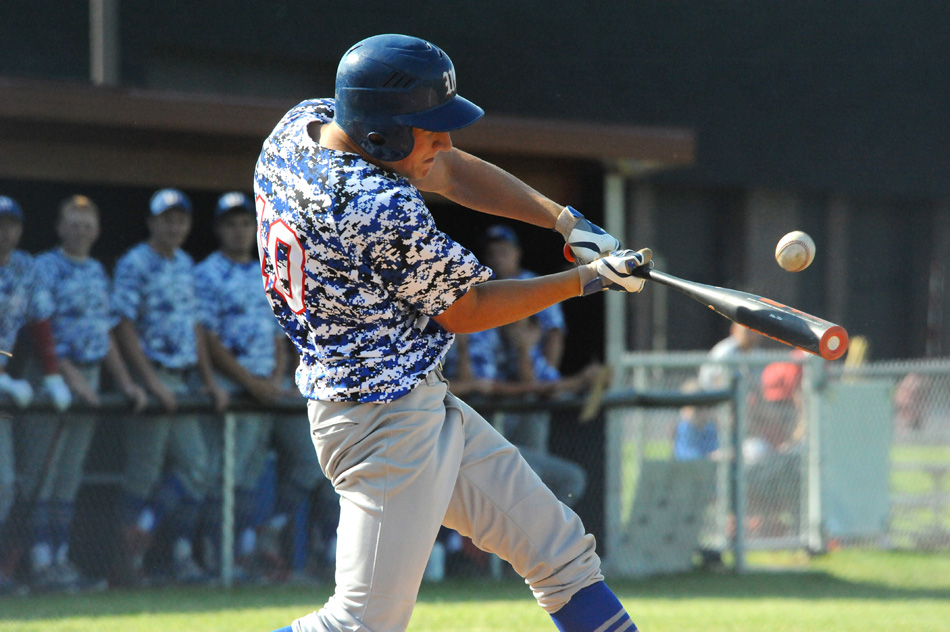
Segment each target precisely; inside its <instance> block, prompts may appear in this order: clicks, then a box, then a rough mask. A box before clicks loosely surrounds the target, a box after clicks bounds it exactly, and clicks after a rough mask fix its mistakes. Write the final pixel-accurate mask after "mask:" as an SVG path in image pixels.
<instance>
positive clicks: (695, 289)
mask: <svg viewBox="0 0 950 632" xmlns="http://www.w3.org/2000/svg"><path fill="white" fill-rule="evenodd" d="M633 274H634V275H636V276H639V277H642V278H644V279H649V280H650V281H653V282H655V283H660V284H661V285H666V286H667V287H671V288H673V289H674V290H677V291H679V292H682V293H683V294H685V295H686V296H688V297H690V298H691V299H694V300H696V301H699V302H700V303H702V304H703V305H705V306H707V307H708V308H709V309H711V310H713V311H715V312H717V313H718V314H721V315H722V316H725V317H726V318H728V319H729V320H731V321H732V322H735V323H739V324H740V325H742V326H743V327H748V328H749V329H752V330H753V331H757V332H759V333H760V334H762V335H764V336H768V337H769V338H772V339H773V340H778V341H779V342H784V343H785V344H787V345H791V346H793V347H795V348H797V349H801V350H803V351H807V352H808V353H813V354H815V355H818V356H821V357H822V358H824V359H825V360H837V359H838V358H840V357H841V356H843V355H844V352H845V351H847V350H848V332H847V331H845V329H844V327H842V326H841V325H836V324H834V323H831V322H828V321H827V320H822V319H821V318H818V317H817V316H812V315H811V314H806V313H805V312H802V311H800V310H797V309H795V308H794V307H788V306H787V305H782V304H781V303H778V302H776V301H773V300H772V299H768V298H764V297H762V296H756V295H755V294H749V293H747V292H740V291H738V290H730V289H728V288H724V287H717V286H714V285H705V284H703V283H697V282H695V281H686V280H684V279H680V278H679V277H675V276H673V275H672V274H667V273H665V272H660V271H659V270H655V269H651V268H648V267H646V266H643V267H640V268H637V269H636V270H634V272H633Z"/></svg>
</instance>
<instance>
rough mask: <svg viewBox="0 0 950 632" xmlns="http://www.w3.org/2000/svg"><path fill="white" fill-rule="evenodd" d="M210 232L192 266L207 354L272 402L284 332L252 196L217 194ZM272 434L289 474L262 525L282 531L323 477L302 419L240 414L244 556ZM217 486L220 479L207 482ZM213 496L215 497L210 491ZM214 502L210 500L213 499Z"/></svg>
mask: <svg viewBox="0 0 950 632" xmlns="http://www.w3.org/2000/svg"><path fill="white" fill-rule="evenodd" d="M215 234H216V235H217V237H218V243H219V245H220V247H219V249H218V250H217V251H215V252H214V253H212V254H211V255H209V256H208V258H207V259H205V260H204V261H202V262H201V263H200V264H198V265H197V266H196V268H195V278H196V280H197V284H198V287H200V288H201V289H202V295H201V298H202V300H201V305H200V311H199V320H200V321H201V323H202V325H203V326H204V328H205V330H206V331H207V332H208V337H207V341H208V351H209V355H210V357H211V360H212V363H213V365H214V366H215V368H216V369H217V371H218V374H219V375H218V377H219V379H220V380H221V382H222V383H223V384H224V385H225V388H227V389H228V391H229V392H231V393H233V394H238V393H240V392H242V391H245V392H247V393H249V394H250V395H251V396H252V397H253V398H254V399H256V400H257V401H258V402H260V403H262V404H267V403H271V402H274V401H276V400H277V399H279V398H280V397H282V396H284V394H285V393H286V390H285V384H284V377H285V369H284V367H285V366H286V358H285V356H286V355H287V343H286V340H287V337H286V336H285V335H284V332H283V331H282V330H281V329H280V327H278V326H277V322H276V321H275V320H274V315H273V312H272V311H271V308H270V305H269V304H268V302H267V300H266V299H265V298H264V297H263V296H261V293H260V287H261V264H260V261H259V260H258V258H257V246H256V243H257V240H256V236H257V222H256V218H255V213H254V205H253V203H252V201H251V198H250V197H249V196H247V195H245V194H244V193H241V192H239V191H232V192H229V193H225V194H224V195H222V196H221V197H220V198H219V199H218V203H217V206H216V208H215ZM220 435H221V429H220V426H218V425H215V427H214V428H213V429H212V432H210V433H209V434H208V436H207V438H208V445H209V448H210V449H211V452H212V460H220V453H221V446H220ZM271 437H273V438H274V439H276V440H277V443H279V447H280V448H281V452H280V454H281V459H282V460H284V461H285V464H286V467H282V468H281V469H282V470H284V471H285V472H286V475H285V476H282V477H281V480H280V484H279V485H278V490H277V497H276V499H275V501H274V502H275V508H274V512H273V513H274V515H273V516H271V517H270V518H269V519H268V520H267V522H266V523H265V524H264V525H263V526H262V531H264V532H265V533H267V534H268V535H269V536H272V539H273V540H279V539H280V537H279V532H281V531H282V530H283V528H284V527H286V525H287V524H289V522H290V518H291V517H292V516H293V515H294V513H295V512H296V511H297V510H298V508H299V507H301V506H302V505H303V504H304V503H306V502H307V500H308V498H309V496H310V493H311V492H312V491H313V489H314V488H315V487H316V486H317V485H318V484H319V483H320V482H321V478H322V477H321V475H320V470H319V463H317V459H316V454H315V453H314V451H313V447H312V445H311V443H310V440H309V437H308V432H307V429H306V427H305V426H302V425H301V424H297V423H292V422H290V421H288V420H276V419H275V418H274V416H273V415H268V414H263V413H242V414H240V415H237V416H236V429H235V443H236V446H235V455H234V459H235V465H234V468H235V481H236V489H235V529H236V531H237V532H238V533H239V534H241V536H242V537H240V538H238V551H237V554H238V558H239V559H241V558H245V559H247V558H248V557H249V556H250V555H251V554H252V553H254V552H255V550H256V548H257V547H256V546H255V544H256V542H255V537H254V531H251V530H250V527H251V526H252V521H253V518H254V512H255V510H256V506H255V501H256V493H257V486H258V479H259V478H260V475H261V472H262V470H263V467H264V464H265V457H266V452H267V449H268V446H269V443H270V439H271ZM282 465H284V464H282ZM217 471H220V466H218V470H217ZM220 487H221V485H220V482H218V483H217V484H216V485H213V486H212V490H214V489H220ZM212 497H213V498H216V499H217V500H220V499H219V498H217V494H215V493H214V492H212ZM215 504H216V503H211V505H212V507H213V506H214V505H215ZM220 511H221V510H220V507H213V508H212V510H211V512H210V517H211V518H212V520H211V521H210V522H211V524H210V528H211V529H216V530H217V531H218V532H220V526H219V525H216V524H215V520H214V518H216V517H219V516H220ZM269 561H270V562H274V561H276V560H273V559H270V560H269Z"/></svg>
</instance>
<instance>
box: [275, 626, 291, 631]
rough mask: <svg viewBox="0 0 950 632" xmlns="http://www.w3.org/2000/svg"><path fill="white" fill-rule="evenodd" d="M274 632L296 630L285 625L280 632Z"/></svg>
mask: <svg viewBox="0 0 950 632" xmlns="http://www.w3.org/2000/svg"><path fill="white" fill-rule="evenodd" d="M274 632H294V629H293V628H292V627H290V626H289V625H285V626H284V627H282V628H280V629H279V630H274Z"/></svg>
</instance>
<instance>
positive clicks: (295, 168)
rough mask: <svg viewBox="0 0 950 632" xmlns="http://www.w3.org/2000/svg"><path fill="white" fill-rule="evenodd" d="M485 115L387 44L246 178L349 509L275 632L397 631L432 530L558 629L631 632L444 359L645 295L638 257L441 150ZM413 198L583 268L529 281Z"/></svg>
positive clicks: (397, 44) (545, 493)
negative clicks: (536, 237) (323, 584)
mask: <svg viewBox="0 0 950 632" xmlns="http://www.w3.org/2000/svg"><path fill="white" fill-rule="evenodd" d="M482 114H483V111H482V109H481V108H479V107H478V106H476V105H474V104H473V103H471V102H470V101H468V100H466V99H464V98H462V97H461V96H459V95H458V94H457V92H456V78H455V68H454V67H453V65H452V62H451V61H450V60H449V58H448V56H447V55H446V54H445V53H444V52H443V51H442V50H440V49H439V48H437V47H436V46H434V45H432V44H430V43H429V42H426V41H424V40H420V39H417V38H414V37H407V36H402V35H378V36H375V37H371V38H369V39H366V40H363V41H362V42H359V43H358V44H356V45H355V46H353V47H352V48H351V49H350V50H349V51H347V52H346V54H345V55H344V56H343V58H342V60H341V62H340V65H339V68H338V70H337V78H336V98H335V99H321V100H311V101H305V102H303V103H301V104H299V105H298V106H296V107H295V108H293V109H292V110H290V111H289V112H288V113H287V114H286V115H285V116H284V118H283V119H282V120H281V121H280V123H278V125H277V127H276V128H275V129H274V131H273V132H272V133H271V135H270V137H269V138H268V139H267V141H266V142H265V144H264V148H263V151H262V152H261V155H260V159H259V161H258V164H257V169H256V173H255V183H254V184H255V191H256V197H257V214H258V224H259V235H258V236H259V245H260V254H261V260H262V272H263V275H264V285H265V291H266V293H267V297H268V299H269V300H270V302H271V304H272V306H273V309H274V313H275V314H276V316H277V318H278V320H279V321H280V324H281V325H282V326H283V328H284V330H285V331H286V333H287V335H288V336H290V338H291V339H292V340H293V342H294V344H295V345H296V347H297V349H298V351H299V353H300V358H301V361H300V366H299V367H298V369H297V374H296V381H297V385H298V387H299V388H300V391H301V393H303V395H305V396H306V397H307V398H308V400H309V401H308V411H309V417H310V431H311V436H312V439H313V443H314V446H315V448H316V451H317V456H318V458H319V461H320V465H321V468H322V469H323V472H324V474H325V475H326V476H327V478H329V479H330V481H331V482H332V483H333V486H334V487H335V488H336V490H337V492H339V494H340V498H341V500H340V503H341V511H340V524H339V528H338V541H337V568H336V590H335V593H334V595H333V596H332V597H331V598H330V600H329V601H328V602H327V604H326V605H325V606H324V607H323V608H322V609H320V610H319V611H317V612H313V613H311V614H309V615H307V616H305V617H302V618H300V619H298V620H296V621H294V623H293V625H292V626H288V627H285V628H282V629H281V630H282V631H284V632H288V631H290V630H292V631H293V632H327V631H342V630H347V631H353V632H356V631H372V632H388V631H402V630H405V629H406V627H407V625H408V623H409V618H410V615H411V614H412V609H413V606H414V604H415V601H416V596H417V593H418V590H419V585H420V582H421V580H422V575H423V571H424V569H425V565H426V561H427V559H428V556H429V552H430V551H431V549H432V545H433V543H434V541H435V539H436V535H437V533H438V530H439V525H441V524H445V525H446V526H447V527H450V528H452V529H455V530H457V531H458V532H460V533H462V534H464V535H467V536H470V537H471V538H472V540H473V542H474V543H475V544H476V545H477V546H478V547H480V548H481V549H483V550H485V551H489V552H492V553H496V554H498V555H499V556H501V557H502V558H503V559H505V560H508V561H509V562H510V563H511V565H512V566H513V568H514V569H515V570H516V571H517V572H518V573H519V574H520V575H521V576H522V577H524V578H525V580H526V582H527V583H528V584H529V585H530V587H531V590H532V591H533V593H534V596H535V598H536V599H537V601H538V603H539V604H540V606H541V607H542V608H544V609H545V610H546V611H547V612H549V613H550V614H551V616H552V618H553V619H554V622H555V624H556V626H557V627H558V629H560V630H562V631H563V632H581V631H590V632H593V631H594V630H597V631H602V632H621V631H631V630H635V629H636V626H635V625H634V624H633V622H632V621H631V620H630V617H629V616H628V615H627V613H626V612H625V611H624V609H623V606H622V605H621V604H620V602H619V601H618V600H617V598H616V597H615V596H614V594H613V593H612V592H611V591H610V589H609V588H607V586H606V585H605V584H604V581H603V575H602V574H601V571H600V559H599V558H598V556H597V554H596V553H595V552H594V538H593V536H591V535H589V534H586V533H585V530H584V526H583V525H582V523H581V520H580V518H578V516H577V515H576V514H574V513H573V512H572V511H571V510H570V509H568V508H567V507H566V506H564V505H563V504H561V503H560V502H558V500H557V499H556V498H555V497H554V494H553V493H551V491H550V490H548V489H547V488H546V487H545V486H544V485H543V484H542V482H541V480H540V479H539V478H538V477H537V475H535V473H534V472H533V471H531V469H530V468H529V467H528V465H527V464H526V463H525V461H524V459H522V458H521V456H520V454H519V453H518V450H517V449H516V448H515V447H514V446H512V445H511V444H510V443H509V442H508V441H506V440H505V439H504V438H503V437H502V436H501V435H499V434H498V433H497V432H495V430H494V429H493V428H492V427H491V425H490V424H489V423H488V422H486V421H485V420H484V419H483V418H482V417H481V416H480V415H479V414H478V413H477V412H475V411H474V410H473V409H472V408H470V407H469V406H467V405H466V404H465V403H464V402H462V401H461V400H459V399H457V398H456V397H454V396H453V395H452V394H451V393H450V392H449V385H448V383H447V382H446V381H445V380H444V379H443V377H442V374H441V372H440V371H439V363H440V361H441V359H442V357H443V356H444V355H445V353H446V350H447V349H448V348H449V346H450V345H451V344H452V340H453V334H454V333H463V332H473V331H479V330H483V329H488V328H492V327H497V326H500V325H504V324H507V323H509V322H512V321H515V320H519V319H521V318H524V317H527V316H529V315H531V314H534V313H536V312H538V311H540V310H542V309H544V308H546V307H548V306H550V305H553V304H555V303H557V302H559V301H562V300H565V299H567V298H570V297H573V296H578V295H581V294H590V293H593V292H599V291H600V290H602V289H616V290H621V291H626V292H639V291H640V290H641V289H642V287H643V280H642V279H639V278H637V277H634V276H632V275H631V274H630V270H631V269H632V268H634V267H636V266H639V265H644V264H647V263H648V262H649V256H650V255H649V251H648V250H644V251H642V252H638V253H635V252H633V251H631V250H624V251H618V248H619V246H620V244H619V242H618V241H617V240H616V239H615V238H614V237H612V236H611V235H609V234H607V233H606V232H604V231H603V230H602V229H601V228H599V227H597V226H596V225H594V224H592V223H591V222H589V221H588V220H586V219H584V217H583V216H582V215H581V214H580V213H578V212H577V211H575V210H574V209H572V208H570V207H567V208H565V207H563V206H561V205H559V204H556V203H555V202H553V201H551V200H549V199H547V198H545V197H544V196H542V195H541V194H540V193H538V192H537V191H535V190H533V189H531V188H530V187H528V186H527V185H526V184H524V183H522V182H521V181H519V180H517V179H516V178H514V177H513V176H511V175H510V174H508V173H506V172H504V171H502V170H501V169H498V168H497V167H494V166H492V165H490V164H488V163H486V162H483V161H481V160H479V159H477V158H475V157H474V156H471V155H469V154H466V153H465V152H462V151H459V150H457V149H455V148H453V146H452V140H451V137H450V135H449V132H450V131H451V130H455V129H459V128H461V127H465V126H467V125H470V124H472V123H474V122H475V121H476V120H477V119H478V118H479V117H481V116H482ZM420 191H433V192H437V193H440V194H441V195H443V196H444V197H446V198H448V199H449V200H452V201H454V202H456V203H458V204H460V205H462V206H465V207H468V208H471V209H474V210H476V211H480V212H484V213H490V214H492V215H499V216H503V217H508V218H511V219H516V220H521V221H524V222H527V223H530V224H534V225H537V226H541V227H546V228H554V229H555V230H557V231H558V232H559V233H560V234H561V235H563V236H564V238H565V240H566V242H567V244H568V245H569V246H570V247H571V249H572V251H573V253H574V255H575V257H576V259H577V261H578V262H580V264H581V265H579V266H578V267H577V268H575V269H573V270H569V271H565V272H561V273H557V274H552V275H548V276H542V277H537V278H533V279H525V280H494V281H492V280H489V279H490V277H491V270H489V269H488V268H486V267H485V266H483V265H481V264H480V263H479V262H478V260H477V259H476V258H475V257H474V255H473V254H472V253H471V252H469V251H468V250H466V249H465V248H464V247H462V246H461V245H459V244H458V243H456V242H454V241H452V240H451V239H450V238H449V237H448V236H447V235H445V234H444V233H442V232H440V231H439V230H438V229H437V228H436V226H435V224H434V222H433V218H432V216H431V215H430V213H429V210H428V209H427V208H426V206H425V203H424V202H423V198H422V195H421V194H420Z"/></svg>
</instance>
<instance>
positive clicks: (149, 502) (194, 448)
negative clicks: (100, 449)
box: [112, 189, 227, 584]
mask: <svg viewBox="0 0 950 632" xmlns="http://www.w3.org/2000/svg"><path fill="white" fill-rule="evenodd" d="M191 214H192V207H191V200H189V199H188V197H187V196H186V195H185V194H184V193H182V192H181V191H178V190H176V189H162V190H160V191H156V192H155V194H153V195H152V198H151V200H150V202H149V215H148V230H149V237H148V239H147V240H146V241H145V242H143V243H140V244H138V245H136V246H133V247H132V248H131V249H130V250H129V251H128V252H127V253H126V254H125V255H123V256H122V257H121V258H120V259H119V261H118V262H117V263H116V267H115V274H114V291H113V295H112V308H113V310H115V313H116V315H117V317H118V320H119V322H118V324H117V325H116V329H115V331H116V337H117V339H118V341H119V343H120V345H121V347H122V350H123V352H124V353H125V356H126V359H127V360H128V363H129V365H130V366H131V367H132V368H133V369H134V370H135V371H136V372H137V373H138V374H139V375H140V376H141V378H142V381H143V383H144V385H145V387H146V388H147V389H148V390H149V392H151V393H152V395H154V396H155V397H156V398H157V399H158V400H159V402H160V403H161V404H162V406H163V407H164V408H165V410H166V411H167V413H168V414H166V415H160V416H152V417H146V418H139V417H133V418H132V419H130V420H129V422H128V423H127V424H125V427H124V429H125V431H126V435H125V439H126V469H125V479H124V485H123V496H122V502H121V507H120V514H121V516H120V520H121V523H122V531H123V545H124V549H123V555H122V556H121V557H120V559H119V563H118V564H117V565H116V567H115V568H114V569H113V579H114V581H115V582H116V583H119V584H136V583H139V582H140V581H141V579H142V578H143V570H144V569H143V567H142V560H143V557H144V553H145V551H146V549H147V548H148V546H149V544H150V540H151V534H152V533H153V531H154V529H155V528H156V527H157V526H158V524H159V523H160V522H161V521H162V520H163V519H165V518H168V519H169V520H170V521H171V526H170V531H171V533H172V537H173V538H174V547H173V558H174V559H173V564H172V567H173V574H174V576H175V578H176V579H177V580H179V581H182V582H193V581H200V580H202V579H204V578H205V575H204V573H203V571H202V569H201V568H200V567H198V565H197V563H196V562H195V560H194V556H193V540H194V538H195V535H196V527H197V516H198V509H199V505H200V503H201V501H202V500H203V498H204V496H205V493H206V491H207V486H208V484H209V476H208V467H209V465H208V455H207V450H206V447H205V442H204V438H203V435H202V429H201V424H200V418H199V416H198V415H193V414H189V415H174V413H175V410H176V407H177V403H178V402H177V399H178V397H180V396H184V395H189V394H192V393H195V392H196V387H197V379H196V375H195V374H196V373H197V374H198V376H197V377H200V378H201V382H202V383H203V386H204V388H205V389H206V391H207V392H208V393H209V394H210V395H211V397H212V399H213V400H214V402H215V405H216V407H217V409H219V410H223V408H224V406H226V404H227V394H226V393H225V392H224V391H223V390H222V389H221V388H220V387H219V386H218V385H217V383H216V382H215V379H214V375H213V374H212V372H211V364H210V361H209V360H208V358H207V349H206V346H205V344H204V339H203V335H204V334H203V330H201V328H200V325H199V323H198V295H197V294H196V288H195V277H194V262H193V261H192V259H191V256H189V255H188V254H187V253H185V252H184V251H183V250H182V249H181V247H182V245H183V244H184V242H185V239H187V237H188V233H189V232H190V231H191ZM166 453H168V454H169V455H170V456H171V461H172V465H173V467H172V469H171V470H170V471H169V472H168V473H167V475H166V476H165V477H164V478H162V473H163V465H164V462H165V456H166Z"/></svg>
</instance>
